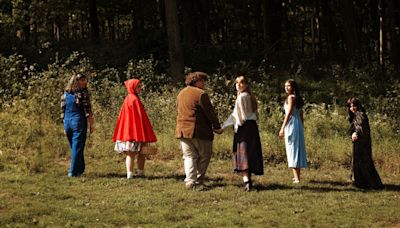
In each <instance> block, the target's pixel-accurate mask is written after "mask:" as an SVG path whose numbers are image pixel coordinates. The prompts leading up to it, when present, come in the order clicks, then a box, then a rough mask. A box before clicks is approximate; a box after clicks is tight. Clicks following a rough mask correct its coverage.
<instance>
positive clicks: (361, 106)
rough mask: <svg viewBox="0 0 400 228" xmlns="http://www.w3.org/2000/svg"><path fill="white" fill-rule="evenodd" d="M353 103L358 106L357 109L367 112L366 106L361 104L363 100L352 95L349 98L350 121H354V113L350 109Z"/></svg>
mask: <svg viewBox="0 0 400 228" xmlns="http://www.w3.org/2000/svg"><path fill="white" fill-rule="evenodd" d="M351 104H353V106H356V107H357V111H360V112H363V113H365V108H364V106H363V105H362V104H361V101H360V100H358V99H357V98H356V97H350V98H349V99H348V100H347V112H348V113H349V122H350V123H353V120H354V113H353V112H352V111H351V110H350V105H351Z"/></svg>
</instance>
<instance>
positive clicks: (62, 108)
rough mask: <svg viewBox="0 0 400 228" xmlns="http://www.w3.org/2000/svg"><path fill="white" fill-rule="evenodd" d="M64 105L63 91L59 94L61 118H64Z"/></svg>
mask: <svg viewBox="0 0 400 228" xmlns="http://www.w3.org/2000/svg"><path fill="white" fill-rule="evenodd" d="M65 105H66V101H65V93H64V94H63V95H62V96H61V106H60V108H61V116H60V117H61V119H64V114H65Z"/></svg>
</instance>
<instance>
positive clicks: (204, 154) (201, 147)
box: [180, 138, 212, 184]
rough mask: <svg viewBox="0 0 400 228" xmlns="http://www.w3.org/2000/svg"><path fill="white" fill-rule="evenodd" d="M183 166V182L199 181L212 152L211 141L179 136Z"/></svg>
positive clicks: (203, 174)
mask: <svg viewBox="0 0 400 228" xmlns="http://www.w3.org/2000/svg"><path fill="white" fill-rule="evenodd" d="M180 143H181V149H182V154H183V165H184V168H185V175H186V178H185V182H186V184H192V183H197V182H201V181H202V180H203V178H204V176H205V174H206V171H207V168H208V165H209V163H210V159H211V154H212V141H210V140H203V139H187V138H180Z"/></svg>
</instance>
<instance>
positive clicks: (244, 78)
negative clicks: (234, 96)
mask: <svg viewBox="0 0 400 228" xmlns="http://www.w3.org/2000/svg"><path fill="white" fill-rule="evenodd" d="M239 80H240V81H242V82H243V83H244V84H245V85H247V87H246V90H245V92H247V93H248V94H250V97H251V106H252V108H253V112H257V109H258V107H257V99H256V97H255V96H254V94H253V93H252V92H251V89H250V86H249V83H248V81H247V78H246V77H245V76H238V77H236V80H235V81H239ZM238 93H239V92H238Z"/></svg>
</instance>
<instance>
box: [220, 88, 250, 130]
mask: <svg viewBox="0 0 400 228" xmlns="http://www.w3.org/2000/svg"><path fill="white" fill-rule="evenodd" d="M246 120H257V113H256V112H254V111H253V107H252V103H251V95H250V94H249V93H247V92H243V93H240V94H239V95H238V97H237V98H236V102H235V107H234V109H233V112H232V114H231V115H229V117H228V118H227V119H226V120H225V121H224V123H223V124H222V128H223V129H225V128H227V127H229V126H232V125H233V127H234V129H235V132H237V129H238V128H239V126H242V125H243V124H244V122H245V121H246Z"/></svg>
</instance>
